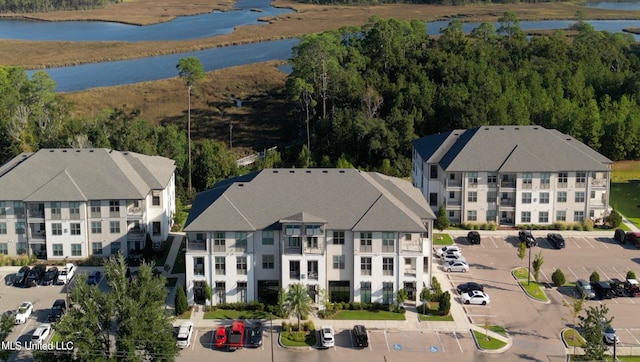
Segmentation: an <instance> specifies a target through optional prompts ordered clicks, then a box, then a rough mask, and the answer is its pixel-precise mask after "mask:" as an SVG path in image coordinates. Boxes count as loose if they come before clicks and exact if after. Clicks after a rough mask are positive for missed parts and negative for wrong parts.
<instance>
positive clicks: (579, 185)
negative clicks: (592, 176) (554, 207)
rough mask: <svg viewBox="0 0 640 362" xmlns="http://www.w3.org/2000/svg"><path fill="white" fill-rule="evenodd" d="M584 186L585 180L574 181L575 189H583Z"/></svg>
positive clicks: (585, 185) (585, 184)
mask: <svg viewBox="0 0 640 362" xmlns="http://www.w3.org/2000/svg"><path fill="white" fill-rule="evenodd" d="M585 187H587V183H586V182H576V188H577V189H584V188H585Z"/></svg>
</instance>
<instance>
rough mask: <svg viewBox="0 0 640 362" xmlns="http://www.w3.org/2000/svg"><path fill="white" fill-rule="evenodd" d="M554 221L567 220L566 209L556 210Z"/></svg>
mask: <svg viewBox="0 0 640 362" xmlns="http://www.w3.org/2000/svg"><path fill="white" fill-rule="evenodd" d="M556 221H567V212H566V211H564V210H563V211H560V210H558V211H556Z"/></svg>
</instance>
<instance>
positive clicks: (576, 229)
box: [573, 224, 582, 231]
mask: <svg viewBox="0 0 640 362" xmlns="http://www.w3.org/2000/svg"><path fill="white" fill-rule="evenodd" d="M573 230H575V231H582V225H580V224H574V225H573Z"/></svg>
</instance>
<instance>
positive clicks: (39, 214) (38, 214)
mask: <svg viewBox="0 0 640 362" xmlns="http://www.w3.org/2000/svg"><path fill="white" fill-rule="evenodd" d="M29 217H30V218H32V219H44V210H29Z"/></svg>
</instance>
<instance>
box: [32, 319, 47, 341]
mask: <svg viewBox="0 0 640 362" xmlns="http://www.w3.org/2000/svg"><path fill="white" fill-rule="evenodd" d="M50 334H51V324H49V323H42V324H40V325H39V326H38V327H37V328H36V329H35V331H33V334H32V335H31V343H35V344H40V343H44V342H46V341H47V339H48V338H49V335H50Z"/></svg>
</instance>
